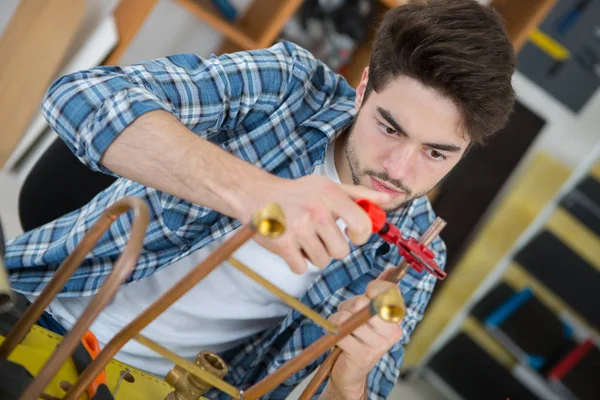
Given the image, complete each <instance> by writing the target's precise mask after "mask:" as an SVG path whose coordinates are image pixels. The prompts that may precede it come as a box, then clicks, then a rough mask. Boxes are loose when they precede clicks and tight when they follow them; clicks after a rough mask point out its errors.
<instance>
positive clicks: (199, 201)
mask: <svg viewBox="0 0 600 400" xmlns="http://www.w3.org/2000/svg"><path fill="white" fill-rule="evenodd" d="M514 64H515V61H514V54H513V49H512V46H511V44H510V42H509V40H508V38H507V35H506V32H505V30H504V28H503V26H502V23H501V21H500V20H499V18H498V16H497V14H495V13H494V12H493V11H491V10H490V9H487V8H485V7H483V6H481V5H479V4H478V3H477V2H475V1H471V0H432V1H429V2H425V3H422V4H421V3H419V4H413V5H408V6H403V7H398V8H396V9H393V10H391V11H390V12H389V13H387V14H386V16H385V18H384V20H383V22H382V24H381V27H380V29H379V32H378V33H377V37H376V39H375V42H374V44H373V55H372V58H371V62H370V66H369V68H368V69H365V71H364V73H363V76H362V79H361V82H360V84H359V85H358V87H357V88H356V90H355V89H353V88H351V87H350V86H349V85H348V84H347V83H346V81H345V80H344V79H343V78H341V77H340V76H338V75H336V74H334V73H333V72H332V71H331V70H329V69H328V68H327V67H326V66H325V65H323V64H322V63H321V62H319V61H317V60H315V59H314V58H313V57H312V56H311V55H310V54H309V53H308V52H307V51H305V50H303V49H301V48H299V47H297V46H295V45H293V44H291V43H280V44H277V45H275V46H273V47H271V48H270V49H264V50H257V51H250V52H241V53H235V54H226V55H222V56H219V57H210V58H209V59H203V58H200V57H198V56H196V55H192V54H182V55H176V56H172V57H166V58H163V59H159V60H155V61H148V62H144V63H141V64H139V65H134V66H130V67H123V68H117V67H104V68H94V69H92V70H89V71H82V72H78V73H74V74H71V75H68V76H66V77H63V78H61V79H60V80H58V81H57V82H56V83H54V85H53V86H52V87H51V88H50V90H49V92H48V95H47V97H46V99H45V101H44V104H43V110H44V112H45V115H46V118H47V119H48V121H49V123H50V124H51V126H52V127H53V128H54V129H55V130H56V131H57V132H58V134H59V135H60V136H61V138H62V139H63V140H64V141H65V142H66V143H67V145H68V146H69V147H70V148H71V150H72V151H73V152H74V154H75V155H76V156H77V157H79V159H80V160H81V161H82V162H83V163H85V164H86V165H88V166H89V167H90V168H92V169H94V170H98V171H103V172H105V173H108V174H114V175H117V176H120V177H121V178H120V179H118V180H117V181H116V182H115V183H114V184H113V185H112V186H110V187H109V188H108V189H106V190H104V191H103V192H102V193H100V194H98V195H97V196H96V197H95V198H94V199H93V200H92V201H91V202H90V203H89V204H87V205H86V206H84V207H82V208H81V209H79V210H77V211H75V212H73V213H71V214H68V215H65V216H63V217H61V218H59V219H57V220H56V221H54V222H52V223H49V224H47V225H45V226H43V227H41V228H39V229H36V230H34V231H31V232H28V233H26V234H24V235H23V236H21V237H19V238H17V239H16V240H14V241H12V242H11V243H10V244H9V246H8V249H7V257H6V261H7V265H8V267H9V269H10V270H11V280H12V285H13V287H14V289H15V290H16V291H18V292H21V293H23V294H25V295H27V296H29V297H35V296H36V295H38V294H39V293H40V291H41V289H42V288H43V287H44V284H45V282H47V281H48V279H49V278H50V276H51V275H52V273H53V271H55V269H56V268H57V266H58V265H59V264H60V263H61V262H62V261H63V260H64V259H65V257H66V256H67V255H68V254H69V252H71V251H72V250H73V248H74V247H75V246H76V244H77V243H78V242H79V240H80V239H81V237H82V236H83V234H84V232H85V231H86V229H88V228H89V227H90V225H91V224H92V223H93V222H94V220H95V219H96V218H97V217H98V215H99V214H100V213H101V212H102V211H103V210H104V208H105V207H107V206H108V205H109V204H111V203H113V202H114V201H115V200H117V199H119V198H122V197H123V196H138V197H141V198H143V199H144V200H146V203H147V204H148V206H149V207H150V209H151V223H150V227H149V229H148V232H147V236H146V239H145V246H144V250H143V253H142V255H141V257H140V259H139V262H138V264H137V266H136V268H135V271H134V273H133V274H132V275H131V277H130V278H129V279H128V280H127V284H126V285H125V286H124V287H123V288H121V289H120V291H119V292H118V294H117V296H116V298H115V299H114V301H113V302H112V303H111V304H110V305H109V306H108V307H107V309H106V310H104V311H103V312H102V314H101V315H100V316H99V318H98V319H97V320H96V321H95V323H94V324H93V325H92V328H91V330H92V331H93V332H94V333H95V334H96V335H97V336H98V338H99V340H100V342H101V343H106V342H107V341H108V340H109V339H110V338H111V337H112V335H114V334H115V333H116V332H117V331H118V330H119V329H121V328H122V327H123V326H124V325H125V324H126V323H127V322H128V321H130V320H131V319H132V318H133V317H135V316H136V315H137V314H139V313H140V312H141V311H142V310H144V309H145V308H146V307H147V306H149V305H150V304H151V303H152V302H153V301H154V300H155V299H156V298H158V297H159V296H160V295H161V294H162V293H164V292H165V291H166V290H168V288H169V287H171V286H172V285H173V284H174V283H175V282H176V281H177V280H178V279H180V278H181V277H182V276H183V275H184V274H185V273H186V272H187V271H189V270H190V269H191V268H193V267H194V266H195V265H197V264H198V263H199V262H200V261H201V260H202V259H204V258H205V257H206V256H207V254H208V253H210V251H212V250H213V249H214V248H215V247H216V246H217V245H218V244H219V243H221V242H222V241H223V240H224V239H225V238H227V237H228V236H229V235H231V233H232V232H233V231H234V230H235V229H236V228H237V227H238V226H239V225H240V222H248V221H249V219H250V218H251V215H252V214H253V213H254V212H255V211H256V210H258V209H259V208H260V207H261V206H263V205H265V204H267V203H269V202H276V203H278V204H279V205H280V206H281V207H282V208H283V210H284V212H285V215H286V221H287V231H286V233H285V235H284V236H283V237H281V238H280V239H277V240H274V241H268V240H263V239H261V238H257V239H256V241H251V242H249V243H248V244H247V245H245V246H244V247H242V248H241V249H240V250H239V251H238V252H236V253H235V257H237V258H238V259H239V260H241V261H242V262H244V263H245V264H247V265H248V266H250V267H251V268H252V269H254V270H256V271H257V272H259V273H260V274H261V275H263V276H265V277H267V278H268V279H269V280H270V281H272V282H273V283H275V284H276V285H278V286H280V287H281V288H283V289H284V290H285V291H287V292H288V293H290V294H292V295H294V296H296V297H298V298H300V299H301V300H302V301H303V302H304V303H306V304H307V305H309V306H310V307H312V308H313V309H315V310H317V311H318V312H320V313H321V314H322V315H324V316H326V317H328V318H330V319H332V320H334V321H336V322H340V321H343V320H345V319H346V318H348V317H349V316H350V315H351V314H352V313H353V312H356V311H357V310H358V309H360V307H362V306H364V305H365V304H366V303H367V302H368V297H372V296H373V295H375V294H376V293H378V292H380V291H381V290H383V289H385V288H387V287H388V285H387V284H385V283H382V282H371V281H372V280H373V279H374V278H376V277H377V276H378V275H379V274H380V273H381V272H382V271H384V270H385V269H387V268H391V267H393V266H396V265H398V263H399V262H400V257H399V255H398V253H397V251H395V250H393V249H392V250H390V249H389V248H388V247H387V246H386V245H384V244H383V242H382V241H381V240H380V239H378V238H377V237H376V235H370V233H369V227H370V221H369V219H368V217H367V215H366V214H365V213H364V212H363V211H362V210H361V209H360V208H359V207H358V206H357V205H356V204H355V203H354V200H355V199H356V198H359V197H366V198H369V199H371V200H373V201H375V202H377V203H379V204H381V205H382V206H383V207H384V208H386V210H388V211H389V214H388V217H389V220H390V221H391V222H393V223H394V224H396V225H397V226H398V227H399V228H400V229H401V231H402V233H403V234H404V235H405V236H406V237H408V236H412V237H415V238H418V237H420V236H421V235H422V234H423V232H424V231H425V230H426V229H427V227H428V226H429V225H430V224H431V222H432V221H433V219H434V214H433V211H432V210H431V207H430V204H429V203H428V201H427V199H426V197H425V196H424V195H425V194H426V193H427V192H428V191H429V190H431V189H432V188H433V187H434V186H435V185H436V184H437V183H438V182H439V181H440V180H441V179H442V178H443V177H444V176H445V175H446V174H448V172H449V171H450V170H451V169H452V168H453V167H454V166H455V165H456V164H457V163H458V162H459V160H460V159H461V157H462V156H463V155H464V154H465V152H466V151H467V149H468V148H469V147H470V146H473V145H476V144H479V143H482V142H483V141H484V140H485V139H486V138H488V137H489V136H491V135H493V134H494V133H495V132H497V131H498V130H499V129H500V128H501V127H502V126H503V125H504V123H505V121H506V119H507V117H508V115H509V113H510V112H511V109H512V105H513V101H514V93H513V89H512V87H511V76H512V73H513V70H514ZM129 226H130V219H129V216H124V217H122V218H121V219H120V220H119V221H118V222H117V223H116V224H114V225H113V227H112V228H111V230H110V234H107V235H105V236H104V237H103V238H102V239H101V241H100V242H99V244H98V246H97V247H96V248H95V250H94V251H93V253H91V254H90V255H89V256H88V257H87V258H86V260H85V262H84V263H83V264H82V266H81V268H80V269H79V271H78V272H77V273H76V274H75V276H74V277H73V278H72V279H71V280H70V281H69V283H68V284H67V286H66V287H65V289H64V291H63V292H62V294H61V296H60V298H59V299H57V300H55V301H54V302H53V303H52V305H51V306H50V307H49V310H48V311H49V313H50V314H51V315H52V317H53V318H54V320H55V321H56V322H57V323H59V324H60V325H62V327H64V328H67V329H68V328H70V327H71V326H72V325H73V324H74V323H75V321H76V320H77V318H78V316H79V315H80V314H81V312H82V311H83V309H84V308H85V306H86V305H87V304H88V302H89V301H90V297H89V296H90V295H92V294H94V293H95V292H96V291H97V289H98V287H99V285H100V284H101V282H102V280H103V278H105V277H106V275H107V274H108V273H109V272H110V269H111V266H112V265H113V263H114V261H115V259H116V258H117V257H118V255H119V254H120V252H121V251H122V249H123V247H124V245H125V243H126V239H127V236H128V227H129ZM346 234H347V236H346ZM349 242H350V243H349ZM431 248H432V250H434V252H435V256H436V261H437V263H438V264H439V265H442V266H443V265H444V261H445V249H444V246H443V244H442V242H441V241H440V240H439V239H437V240H436V241H434V243H433V244H432V246H431ZM370 282H371V283H370ZM434 282H435V279H434V278H433V277H432V276H429V275H427V274H426V273H421V274H419V273H416V272H415V271H412V270H411V271H410V272H409V273H408V275H407V276H406V277H405V278H404V279H403V281H402V282H401V284H400V290H401V293H402V295H403V297H404V299H405V301H406V304H407V314H406V317H405V319H404V321H403V322H402V324H401V325H400V326H398V325H395V324H390V323H386V322H383V321H382V320H380V319H379V318H377V317H374V318H373V319H372V320H371V321H370V322H369V324H367V325H366V326H364V327H361V328H359V329H358V330H357V331H356V332H355V333H354V334H353V335H352V336H350V337H348V338H346V339H344V340H343V341H342V342H341V343H340V347H341V348H342V350H343V354H342V356H341V357H340V358H339V359H338V361H337V363H336V364H335V366H334V368H333V371H332V375H331V378H330V380H329V381H328V382H327V383H326V384H325V385H324V387H322V388H321V389H322V390H321V391H320V398H323V399H335V398H343V399H360V398H365V397H368V398H370V399H376V398H385V397H387V395H388V394H389V393H390V391H391V389H392V387H393V384H394V382H395V380H396V379H397V377H398V374H399V369H400V365H401V362H402V356H403V346H404V345H405V344H406V343H407V342H408V339H409V335H410V333H411V332H412V331H413V329H414V327H415V325H416V323H417V322H418V321H419V320H420V319H421V317H422V315H423V312H424V310H425V307H426V305H427V302H428V300H429V297H430V294H431V292H432V290H433V286H434ZM144 334H145V335H146V336H148V337H150V338H151V339H153V340H155V341H157V342H159V343H161V344H163V345H164V346H166V347H168V348H170V349H171V350H173V351H176V352H177V353H178V354H180V355H182V356H185V357H187V358H189V359H193V357H194V356H195V355H196V354H197V353H198V352H199V351H200V350H202V349H208V350H212V351H216V352H218V353H219V354H221V355H222V356H223V357H224V358H225V360H226V361H227V362H228V364H229V366H230V372H229V374H228V375H227V379H228V380H229V381H230V382H231V383H232V384H234V385H235V386H238V387H240V388H247V387H248V386H249V385H251V384H252V383H255V382H257V381H258V380H259V379H261V378H263V377H264V376H265V375H266V374H270V373H273V371H275V370H276V369H277V368H278V367H279V366H280V365H282V363H284V362H286V361H288V360H289V359H291V358H292V357H294V356H295V355H297V354H298V353H299V352H300V351H301V350H302V349H304V348H306V347H307V346H308V345H310V344H311V343H312V342H314V341H315V340H316V339H317V338H318V337H320V336H321V335H322V334H323V331H322V330H321V329H320V328H318V327H317V326H315V325H314V324H312V323H311V322H310V321H307V320H306V319H304V318H302V317H301V316H299V315H298V314H297V313H294V312H291V311H290V309H289V308H288V307H287V306H286V305H285V304H282V303H281V302H279V301H278V300H277V299H276V298H274V297H273V296H271V295H270V294H269V293H268V292H266V291H265V290H264V289H262V288H261V287H259V286H257V285H255V284H254V283H253V282H251V281H249V280H248V279H247V278H246V277H245V276H242V275H240V274H239V273H237V272H236V270H234V269H233V268H232V267H231V266H230V265H229V264H227V263H224V264H223V265H221V266H220V267H219V268H217V269H216V270H215V271H214V272H213V273H211V274H210V275H209V276H208V277H207V278H206V279H204V280H203V281H201V282H200V283H199V284H198V285H197V286H196V287H195V288H194V289H193V290H192V291H191V292H189V293H188V294H187V295H186V296H185V297H183V298H182V299H181V300H180V301H178V302H177V303H176V304H174V305H173V306H172V307H171V308H170V309H169V310H167V312H165V314H163V315H162V316H161V317H160V318H158V319H157V320H156V321H154V322H153V323H152V324H151V325H149V326H148V328H147V329H145V330H144ZM118 358H120V359H121V360H123V361H124V362H127V363H130V364H132V365H133V366H135V367H137V368H142V369H145V370H147V371H149V372H151V373H154V374H157V375H164V374H165V373H166V372H167V371H168V370H169V368H170V367H171V365H170V364H169V363H168V362H165V361H164V360H161V359H160V357H158V356H157V355H156V354H154V353H153V352H152V351H150V350H147V349H145V348H143V347H141V346H139V345H137V344H136V343H130V344H128V345H127V346H126V347H125V348H124V349H123V350H122V351H121V352H120V353H119V356H118ZM322 360H323V358H321V359H319V360H318V362H316V363H313V364H311V365H310V366H309V367H308V368H306V369H304V370H302V371H300V372H298V373H297V374H295V375H294V376H293V377H291V378H290V379H288V380H287V381H286V382H285V383H284V384H283V385H282V386H281V387H279V388H277V389H276V390H275V391H273V392H272V393H270V394H269V395H268V396H266V398H278V399H281V398H284V397H285V396H286V395H287V394H288V393H289V392H290V391H291V390H292V389H293V387H294V386H296V385H297V384H298V383H299V382H300V381H301V380H302V379H303V378H305V377H306V376H307V375H308V374H309V373H310V372H311V371H313V370H314V369H315V368H316V367H317V366H318V364H319V362H321V361H322ZM218 395H219V394H218V393H216V392H213V393H212V396H215V397H216V396H218Z"/></svg>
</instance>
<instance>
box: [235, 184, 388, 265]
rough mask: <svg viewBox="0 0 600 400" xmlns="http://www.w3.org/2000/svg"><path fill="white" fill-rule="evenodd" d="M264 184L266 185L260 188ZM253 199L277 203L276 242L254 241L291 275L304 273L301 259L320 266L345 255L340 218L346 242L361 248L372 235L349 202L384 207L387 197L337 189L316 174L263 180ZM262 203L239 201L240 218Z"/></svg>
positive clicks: (352, 188) (354, 188)
mask: <svg viewBox="0 0 600 400" xmlns="http://www.w3.org/2000/svg"><path fill="white" fill-rule="evenodd" d="M265 183H267V184H265ZM255 185H256V186H255V191H254V193H253V197H254V198H259V199H264V200H262V201H261V202H262V203H264V204H266V203H269V202H275V203H277V204H278V205H279V206H280V207H281V208H282V209H283V212H284V213H285V223H286V231H285V234H284V235H282V236H281V237H280V238H278V239H276V240H272V239H265V238H261V237H257V239H256V240H257V241H258V242H259V243H260V244H261V245H262V246H264V247H265V248H267V249H268V250H270V251H271V252H273V253H276V254H278V255H279V256H281V257H282V258H283V259H285V261H286V262H287V263H288V264H289V266H290V268H291V269H292V271H294V272H296V273H302V272H304V271H305V270H306V260H308V261H310V262H311V263H312V264H314V265H315V266H317V267H321V268H324V267H326V266H327V265H329V263H330V262H331V259H332V258H334V259H342V258H344V257H345V256H347V255H348V253H349V251H350V247H349V245H348V241H347V240H346V238H344V235H343V234H342V232H341V231H340V229H339V227H338V226H337V225H336V219H338V218H341V219H342V220H343V221H344V222H345V223H346V225H347V234H348V238H349V239H350V241H352V242H353V243H354V244H356V245H362V244H364V243H365V242H366V241H367V240H368V239H369V237H370V236H371V234H372V231H371V227H372V223H371V220H370V219H369V216H368V215H367V213H366V212H365V211H364V210H363V209H362V208H361V207H360V206H358V205H357V204H356V202H355V201H354V200H356V199H359V198H365V199H368V200H371V201H373V202H374V203H376V204H380V205H385V204H386V203H387V202H389V201H390V200H391V198H390V196H389V195H388V194H387V193H381V192H377V191H374V190H371V189H368V188H366V187H363V186H355V185H340V184H336V183H333V182H331V181H330V180H329V179H327V178H325V177H322V176H307V177H303V178H300V179H295V180H289V179H282V178H278V177H272V178H271V179H270V180H269V181H267V182H257V183H255ZM264 204H260V205H259V204H258V202H257V201H256V200H255V201H252V200H250V199H249V200H248V201H247V202H245V205H246V210H245V212H244V214H245V217H244V218H245V219H247V220H249V219H250V216H251V215H252V213H254V212H255V211H256V210H257V209H258V208H259V207H261V206H263V205H264Z"/></svg>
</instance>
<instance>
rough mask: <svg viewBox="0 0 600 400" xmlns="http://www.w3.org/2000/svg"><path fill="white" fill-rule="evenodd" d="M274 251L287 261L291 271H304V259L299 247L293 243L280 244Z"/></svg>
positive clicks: (299, 272) (298, 272)
mask: <svg viewBox="0 0 600 400" xmlns="http://www.w3.org/2000/svg"><path fill="white" fill-rule="evenodd" d="M276 252H277V254H279V255H280V256H281V258H283V259H284V260H285V262H287V264H288V266H289V267H290V269H291V270H292V271H293V272H295V273H297V274H302V273H304V272H306V259H305V258H304V257H303V256H302V253H301V251H300V249H299V248H298V247H296V246H295V244H293V243H285V244H281V245H280V247H279V248H278V249H277V251H276Z"/></svg>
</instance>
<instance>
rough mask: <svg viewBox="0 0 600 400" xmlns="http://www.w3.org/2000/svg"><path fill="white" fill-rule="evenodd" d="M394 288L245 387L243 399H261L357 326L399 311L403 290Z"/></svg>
mask: <svg viewBox="0 0 600 400" xmlns="http://www.w3.org/2000/svg"><path fill="white" fill-rule="evenodd" d="M394 291H396V292H397V290H396V289H392V290H391V291H389V290H388V291H386V292H384V293H382V294H380V295H379V296H377V297H375V298H374V299H373V300H372V301H371V303H370V304H369V305H367V306H366V307H364V308H363V309H361V310H360V311H358V312H357V313H356V314H354V315H352V316H351V317H350V318H349V319H348V320H346V321H345V322H343V323H342V324H340V325H339V326H338V333H337V334H335V335H332V334H326V335H325V336H322V337H321V338H320V339H319V340H317V341H316V342H314V343H313V344H311V345H310V346H308V347H307V348H305V349H304V350H302V352H300V354H298V355H297V356H296V357H294V358H293V359H291V360H290V361H288V362H286V363H285V364H283V365H282V366H281V367H279V368H278V369H277V371H275V372H274V373H273V374H271V375H269V376H267V377H266V378H264V379H263V380H261V381H260V382H258V383H256V384H255V385H253V386H251V387H250V388H249V389H248V390H246V391H244V392H243V397H244V399H245V400H253V399H258V398H260V397H262V396H263V395H265V394H266V393H268V392H270V391H271V390H273V389H274V388H276V387H277V386H278V385H280V384H281V383H282V382H283V381H285V380H286V379H287V378H289V377H290V376H292V375H293V374H294V373H295V372H297V371H298V370H300V369H302V368H304V367H305V366H307V365H308V364H309V363H310V362H311V361H313V360H314V359H315V358H317V357H319V356H320V355H321V354H323V353H325V352H326V351H327V350H328V349H329V348H331V347H332V346H335V344H336V343H338V342H339V341H340V340H342V339H343V338H344V337H346V336H348V335H349V334H351V333H352V332H353V331H354V330H355V329H356V328H358V327H360V326H362V325H364V324H366V323H367V322H368V321H369V319H370V318H371V317H372V316H373V315H375V314H380V315H382V314H389V315H394V314H396V315H397V314H398V310H400V309H403V307H404V303H403V302H402V303H401V300H402V297H401V296H400V294H399V293H393V292H394ZM381 300H383V301H381ZM390 310H395V311H390Z"/></svg>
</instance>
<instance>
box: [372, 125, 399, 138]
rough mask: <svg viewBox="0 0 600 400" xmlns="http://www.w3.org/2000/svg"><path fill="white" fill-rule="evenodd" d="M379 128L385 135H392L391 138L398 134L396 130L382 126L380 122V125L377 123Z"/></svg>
mask: <svg viewBox="0 0 600 400" xmlns="http://www.w3.org/2000/svg"><path fill="white" fill-rule="evenodd" d="M377 126H378V127H379V129H380V130H381V131H382V132H383V133H385V134H386V135H390V136H392V135H395V134H396V133H397V132H396V130H395V129H393V128H390V127H389V126H387V125H385V124H382V123H381V122H378V123H377Z"/></svg>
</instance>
